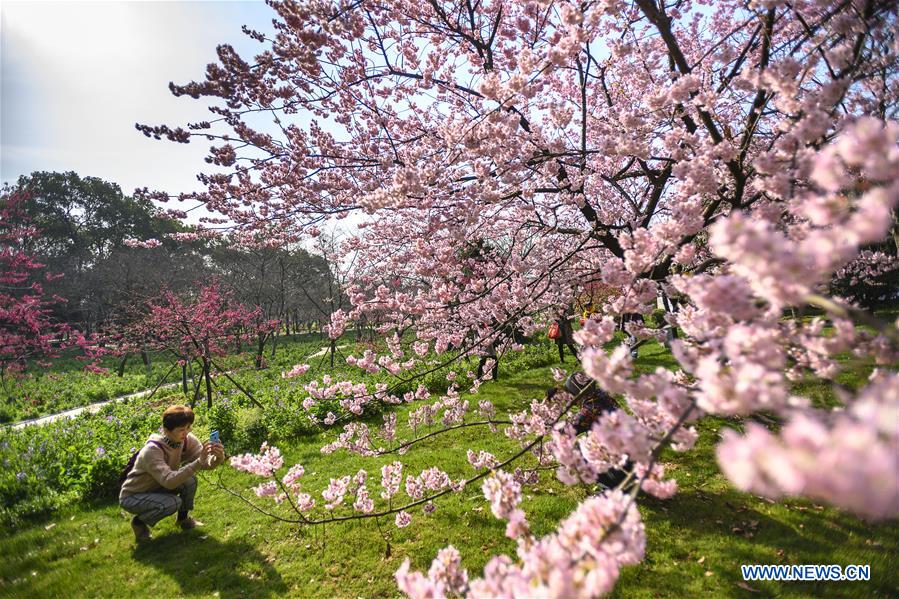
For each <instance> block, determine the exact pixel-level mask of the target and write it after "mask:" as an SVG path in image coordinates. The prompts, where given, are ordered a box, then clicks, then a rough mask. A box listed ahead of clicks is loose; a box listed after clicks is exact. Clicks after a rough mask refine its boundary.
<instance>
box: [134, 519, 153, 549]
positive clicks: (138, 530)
mask: <svg viewBox="0 0 899 599" xmlns="http://www.w3.org/2000/svg"><path fill="white" fill-rule="evenodd" d="M131 530H133V531H134V539H135V540H136V541H137V542H138V543H140V542H141V541H149V540H150V538H151V537H150V527H149V526H147V525H146V524H144V523H143V522H141V521H140V520H138V519H137V518H132V519H131Z"/></svg>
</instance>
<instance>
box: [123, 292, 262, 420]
mask: <svg viewBox="0 0 899 599" xmlns="http://www.w3.org/2000/svg"><path fill="white" fill-rule="evenodd" d="M277 325H278V321H274V320H265V319H264V318H262V317H261V310H260V309H259V308H258V307H257V308H254V309H250V308H247V307H246V306H244V305H242V304H240V303H239V302H237V301H235V300H234V298H233V294H232V293H231V292H228V291H223V290H222V289H221V287H220V285H219V284H218V283H216V282H213V283H210V284H207V285H205V286H203V287H201V288H200V289H199V290H198V291H197V292H196V294H195V295H193V296H188V297H181V296H178V295H176V294H174V293H172V292H170V291H166V292H163V293H162V295H161V298H159V299H157V300H154V301H151V302H149V303H148V305H147V306H146V313H145V315H144V317H143V318H141V319H135V320H134V322H132V323H131V324H129V325H128V326H127V327H126V329H125V330H124V331H122V332H121V333H120V334H119V335H118V336H117V342H118V347H119V350H118V351H120V352H123V353H126V352H133V351H137V350H138V349H143V348H146V347H151V348H153V349H156V350H157V351H170V352H171V354H172V355H173V356H175V358H176V360H175V362H174V363H173V365H172V368H174V367H175V366H179V365H180V366H181V368H182V382H183V385H184V392H185V393H187V392H188V389H187V376H186V373H187V368H188V367H191V371H193V368H192V366H193V364H194V363H195V364H196V365H197V368H198V370H199V376H198V377H196V379H195V385H194V390H193V399H192V401H191V404H194V403H196V401H197V398H198V397H199V394H200V391H201V388H202V387H201V385H202V386H205V393H206V402H207V405H208V406H209V407H211V406H212V385H213V375H214V374H216V373H217V374H219V375H221V376H224V377H226V378H228V379H229V380H230V381H231V382H232V383H233V384H234V385H235V386H236V387H237V388H238V389H240V390H241V391H242V392H243V393H244V394H245V395H247V397H248V398H249V399H251V400H252V401H253V402H254V403H256V404H257V405H260V407H262V406H261V404H259V402H258V401H257V400H256V399H255V398H253V396H252V395H251V394H250V393H249V392H248V391H247V390H246V389H244V388H243V387H242V386H241V385H240V384H239V383H237V381H235V380H234V379H233V378H232V377H231V376H230V374H229V373H228V372H227V371H226V370H225V369H224V368H222V367H220V366H219V364H218V362H217V361H216V360H217V359H219V358H221V357H223V356H225V355H227V353H228V351H229V350H230V349H233V347H234V346H235V345H236V342H237V340H238V339H241V338H242V339H243V341H245V342H249V341H252V340H255V339H258V338H259V336H260V335H268V334H271V332H272V331H274V330H275V329H276V328H277ZM169 372H171V369H170V370H169ZM167 377H168V373H166V375H165V376H164V377H163V379H162V380H164V379H165V378H167ZM160 383H161V381H160ZM157 388H158V386H157Z"/></svg>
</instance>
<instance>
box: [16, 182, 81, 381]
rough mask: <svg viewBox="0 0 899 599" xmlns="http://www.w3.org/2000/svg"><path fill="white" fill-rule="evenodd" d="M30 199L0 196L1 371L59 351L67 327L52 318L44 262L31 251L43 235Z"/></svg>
mask: <svg viewBox="0 0 899 599" xmlns="http://www.w3.org/2000/svg"><path fill="white" fill-rule="evenodd" d="M25 201H27V198H26V197H25V196H24V195H23V194H20V193H10V194H8V195H5V196H4V197H2V198H0V374H2V375H5V374H6V373H7V372H9V371H15V370H20V369H22V368H24V365H25V363H26V361H27V360H30V359H36V358H37V359H40V358H47V357H51V356H53V355H55V354H56V353H57V351H58V349H59V343H60V342H61V341H62V336H63V334H64V333H65V332H66V328H65V327H64V326H63V325H62V324H60V323H58V322H56V321H54V320H53V319H52V318H51V314H50V313H51V307H52V305H53V304H54V303H56V302H55V301H54V299H53V298H51V297H47V296H46V294H45V293H44V288H43V285H42V281H43V280H48V279H52V278H53V276H54V275H52V274H50V273H44V268H43V267H44V265H43V264H41V263H40V262H38V261H37V259H36V257H35V256H34V255H33V254H32V253H31V252H29V250H28V243H29V240H31V239H34V238H36V237H38V236H39V232H38V230H37V228H35V227H33V226H31V224H30V222H29V219H28V218H27V216H26V215H25V212H24V207H23V204H24V202H25Z"/></svg>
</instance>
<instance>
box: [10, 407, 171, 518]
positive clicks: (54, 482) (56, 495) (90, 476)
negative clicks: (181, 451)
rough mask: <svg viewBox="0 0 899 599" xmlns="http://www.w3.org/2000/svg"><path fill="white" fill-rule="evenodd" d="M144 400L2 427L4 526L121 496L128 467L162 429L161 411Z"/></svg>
mask: <svg viewBox="0 0 899 599" xmlns="http://www.w3.org/2000/svg"><path fill="white" fill-rule="evenodd" d="M138 402H139V400H131V401H126V402H118V403H115V404H110V405H108V406H105V407H104V408H103V409H102V410H101V411H100V412H99V413H97V414H82V415H81V416H79V417H77V418H72V419H63V420H57V421H56V422H52V423H50V424H47V425H44V426H27V427H25V428H23V429H18V430H15V429H4V430H2V431H0V465H2V469H0V502H2V508H0V524H2V525H10V524H15V523H16V522H17V521H19V520H21V519H23V518H28V517H31V516H35V515H38V514H42V513H46V512H48V511H52V510H54V509H56V508H58V507H60V506H62V505H64V504H66V503H68V502H70V501H73V500H78V499H100V498H111V497H115V496H116V494H117V493H118V488H117V483H118V479H119V475H120V473H121V471H122V468H124V466H125V464H126V463H127V462H128V459H129V458H130V457H131V455H132V454H133V453H134V452H135V451H136V450H137V449H138V448H140V447H141V445H142V444H143V442H144V440H145V439H146V438H147V436H148V435H149V434H150V433H152V432H154V431H156V430H158V428H159V409H158V408H156V407H155V406H147V405H146V404H140V403H138Z"/></svg>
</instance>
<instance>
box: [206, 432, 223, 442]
mask: <svg viewBox="0 0 899 599" xmlns="http://www.w3.org/2000/svg"><path fill="white" fill-rule="evenodd" d="M209 441H211V442H212V443H221V442H222V441H221V439H219V432H218V431H212V432H211V433H209Z"/></svg>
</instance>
